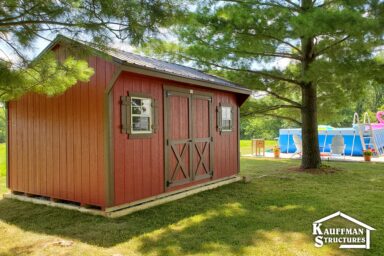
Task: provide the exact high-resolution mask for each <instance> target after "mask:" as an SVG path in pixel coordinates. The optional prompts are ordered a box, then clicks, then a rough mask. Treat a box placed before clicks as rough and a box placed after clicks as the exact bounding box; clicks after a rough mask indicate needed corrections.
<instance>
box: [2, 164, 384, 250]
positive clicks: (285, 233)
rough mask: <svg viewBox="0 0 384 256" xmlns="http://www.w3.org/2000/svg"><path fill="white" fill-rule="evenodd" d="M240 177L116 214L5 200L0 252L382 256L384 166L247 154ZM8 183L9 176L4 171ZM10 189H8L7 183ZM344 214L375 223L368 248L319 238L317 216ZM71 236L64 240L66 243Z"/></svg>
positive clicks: (383, 244) (371, 223)
mask: <svg viewBox="0 0 384 256" xmlns="http://www.w3.org/2000/svg"><path fill="white" fill-rule="evenodd" d="M241 164H242V174H244V175H250V176H252V177H253V180H252V182H251V183H249V184H243V183H235V184H231V185H228V186H224V187H221V188H218V189H215V190H212V191H207V192H204V193H200V194H198V195H194V196H191V197H188V198H185V199H181V200H179V201H175V202H172V203H169V204H166V205H162V206H159V207H155V208H152V209H148V210H145V211H142V212H138V213H134V214H132V215H129V216H125V217H122V218H119V219H114V220H111V219H105V218H103V217H95V216H90V215H86V214H81V213H78V212H74V211H68V210H62V209H55V208H50V207H46V206H37V205H33V204H30V203H23V202H17V201H14V200H5V199H2V200H0V232H1V235H0V255H114V254H115V255H170V256H172V255H187V254H188V255H220V256H224V255H284V256H285V255H380V254H381V253H382V252H384V239H383V230H384V219H383V213H384V204H383V199H384V165H383V164H360V163H332V164H331V165H332V166H336V167H339V168H342V169H343V171H340V172H337V173H334V174H324V175H310V174H305V173H293V172H287V171H286V169H287V167H290V166H295V165H297V164H298V162H297V161H295V160H272V159H271V160H263V159H247V158H242V162H241ZM0 186H1V187H2V188H3V187H4V186H5V177H0ZM2 191H4V190H2ZM339 210H340V211H342V212H344V213H346V214H349V215H351V216H353V217H355V218H357V219H359V220H360V221H363V222H365V223H367V224H368V225H371V226H373V227H374V228H376V230H377V231H373V232H372V240H371V247H372V249H371V250H361V249H360V250H341V249H338V248H336V247H331V246H325V247H323V248H320V249H319V248H316V247H315V246H314V245H313V237H312V235H311V233H312V222H314V221H315V220H317V219H320V218H322V217H325V216H326V215H328V214H331V213H334V212H336V211H339ZM63 240H64V241H67V242H64V243H63Z"/></svg>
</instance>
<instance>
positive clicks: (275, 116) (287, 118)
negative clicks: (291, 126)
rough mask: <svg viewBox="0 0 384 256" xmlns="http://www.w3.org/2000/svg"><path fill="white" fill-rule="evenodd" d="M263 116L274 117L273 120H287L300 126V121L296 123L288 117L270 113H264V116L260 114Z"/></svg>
mask: <svg viewBox="0 0 384 256" xmlns="http://www.w3.org/2000/svg"><path fill="white" fill-rule="evenodd" d="M262 115H264V116H270V117H274V118H278V119H285V120H288V121H291V122H293V123H295V124H297V125H299V126H301V125H302V123H301V122H300V121H297V120H296V119H294V118H292V117H289V116H283V115H277V114H272V113H265V114H262Z"/></svg>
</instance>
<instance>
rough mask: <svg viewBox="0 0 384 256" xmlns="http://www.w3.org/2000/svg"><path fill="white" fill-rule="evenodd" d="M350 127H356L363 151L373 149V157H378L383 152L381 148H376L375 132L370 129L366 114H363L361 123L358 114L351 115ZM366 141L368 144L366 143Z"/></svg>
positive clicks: (369, 121)
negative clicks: (351, 122)
mask: <svg viewBox="0 0 384 256" xmlns="http://www.w3.org/2000/svg"><path fill="white" fill-rule="evenodd" d="M352 125H353V127H355V126H357V130H358V132H359V137H360V140H361V145H362V147H363V150H367V149H374V152H373V154H374V155H375V156H380V155H381V154H382V153H383V152H382V151H383V150H382V148H379V147H378V146H377V143H376V137H375V132H374V130H373V129H372V125H371V120H370V118H369V115H368V112H365V113H364V119H363V123H360V120H359V114H357V113H355V114H354V115H353V124H352ZM367 140H368V142H366V141H367Z"/></svg>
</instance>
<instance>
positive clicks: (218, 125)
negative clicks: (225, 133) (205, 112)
mask: <svg viewBox="0 0 384 256" xmlns="http://www.w3.org/2000/svg"><path fill="white" fill-rule="evenodd" d="M216 112H217V117H216V121H217V130H218V131H219V132H221V131H222V129H223V127H222V122H221V118H222V116H221V112H222V110H221V104H220V105H219V106H218V107H217V108H216Z"/></svg>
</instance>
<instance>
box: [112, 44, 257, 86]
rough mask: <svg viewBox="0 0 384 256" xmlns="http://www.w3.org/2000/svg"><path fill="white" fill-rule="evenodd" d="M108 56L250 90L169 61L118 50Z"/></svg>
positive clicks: (154, 68) (167, 71)
mask: <svg viewBox="0 0 384 256" xmlns="http://www.w3.org/2000/svg"><path fill="white" fill-rule="evenodd" d="M108 54H109V55H111V56H112V57H115V58H117V59H119V60H122V61H126V62H127V63H129V64H134V65H137V66H140V67H145V68H149V69H153V70H157V71H161V72H166V73H169V74H173V75H177V76H180V77H185V78H190V79H195V80H200V81H207V82H211V83H215V84H218V85H222V86H226V87H231V88H237V89H244V90H248V89H246V88H244V87H242V86H240V85H237V84H234V83H231V82H229V81H227V80H224V79H222V78H219V77H217V76H213V75H210V74H207V73H204V72H202V71H200V70H197V69H194V68H190V67H187V66H183V65H179V64H174V63H170V62H167V61H163V60H158V59H154V58H150V57H145V56H141V55H138V54H134V53H131V52H126V51H122V50H118V49H111V50H109V51H108ZM249 92H251V91H249Z"/></svg>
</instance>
